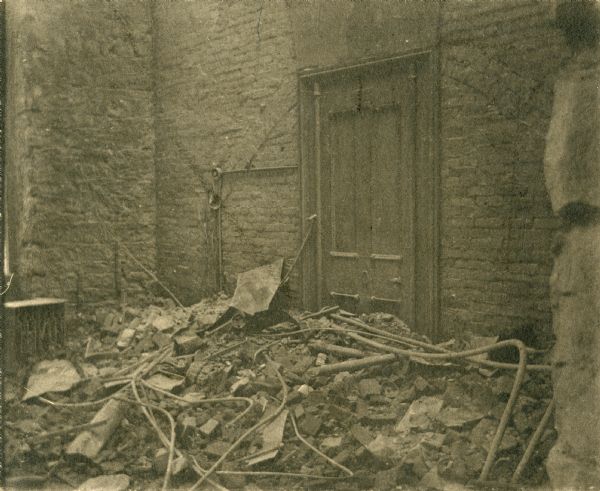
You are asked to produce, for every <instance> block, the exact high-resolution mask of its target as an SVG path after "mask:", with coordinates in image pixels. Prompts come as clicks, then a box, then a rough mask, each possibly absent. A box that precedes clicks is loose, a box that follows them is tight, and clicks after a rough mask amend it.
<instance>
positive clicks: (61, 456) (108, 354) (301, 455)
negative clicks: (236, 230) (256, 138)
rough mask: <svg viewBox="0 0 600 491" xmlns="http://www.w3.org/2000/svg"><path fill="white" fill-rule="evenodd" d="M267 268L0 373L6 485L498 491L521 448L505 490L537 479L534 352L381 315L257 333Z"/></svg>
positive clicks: (332, 318)
mask: <svg viewBox="0 0 600 491" xmlns="http://www.w3.org/2000/svg"><path fill="white" fill-rule="evenodd" d="M271 266H272V267H271V269H269V268H267V269H266V270H264V271H255V274H253V275H249V276H248V277H247V278H246V279H245V281H244V282H243V283H241V284H239V285H238V290H239V291H238V294H237V296H236V297H235V298H234V302H231V301H230V300H229V299H227V298H225V297H223V296H220V297H215V298H213V299H206V300H204V301H203V302H201V303H199V304H197V305H194V306H191V307H187V308H182V307H176V306H174V305H169V304H165V305H163V306H159V305H152V306H149V307H147V308H144V309H141V308H132V307H126V308H123V309H121V310H119V311H110V312H106V311H105V312H98V315H97V316H96V319H95V321H94V324H95V328H92V329H89V330H88V331H87V332H88V334H90V333H92V334H91V337H90V338H89V339H88V340H87V342H86V343H84V346H77V345H75V344H74V343H73V345H72V346H71V348H70V349H69V350H67V352H66V356H65V358H64V359H62V360H46V361H42V362H40V363H38V364H36V365H35V366H33V368H32V369H31V371H30V373H22V374H21V377H20V378H19V379H18V381H19V382H20V383H21V384H22V385H21V386H16V385H15V384H14V382H15V381H14V380H13V381H11V380H7V384H8V385H9V387H7V393H12V394H15V396H14V397H10V398H8V399H7V400H6V401H5V408H4V411H5V418H6V430H5V431H6V451H5V456H6V460H7V462H6V468H7V469H9V470H10V473H11V474H10V475H9V476H8V477H9V481H8V483H9V487H10V485H12V486H13V487H14V488H15V489H17V488H18V487H19V486H21V488H22V487H23V486H25V487H27V485H24V484H23V483H26V482H34V481H35V486H34V487H35V488H36V489H44V486H47V489H56V486H57V485H61V486H63V488H64V489H81V490H92V489H122V490H124V489H158V488H161V487H162V489H172V488H177V489H190V490H195V489H210V488H214V489H220V490H223V489H244V490H246V491H250V490H260V489H263V490H267V489H286V490H293V489H306V488H308V487H310V489H328V490H329V489H339V490H352V489H356V490H359V489H381V490H384V489H406V487H407V486H408V487H411V486H412V487H420V488H421V489H464V486H469V487H471V488H473V487H482V486H487V487H488V488H489V487H490V486H491V487H493V486H494V483H497V485H498V487H499V488H502V487H506V486H509V487H510V486H511V484H510V483H511V480H512V481H513V483H512V484H513V487H515V485H516V479H514V478H513V474H514V473H515V470H516V469H517V467H518V466H519V463H520V461H521V459H522V457H523V455H524V454H525V453H526V450H528V451H527V453H528V455H530V456H531V458H530V459H529V462H527V461H523V462H521V465H520V472H519V475H518V476H517V477H519V478H520V480H519V484H521V485H531V486H534V485H540V484H543V483H544V482H545V479H546V475H545V472H544V468H543V461H544V459H545V457H546V455H547V453H548V451H549V449H550V448H551V446H552V444H553V442H554V439H555V438H556V435H555V432H554V430H552V424H547V425H546V427H545V428H546V429H543V428H542V429H541V430H539V429H538V427H539V422H540V420H542V417H543V416H544V414H545V413H546V408H547V407H548V405H549V404H550V402H551V399H552V392H551V384H550V375H549V371H548V370H547V366H546V365H543V357H544V355H543V354H540V353H536V352H533V350H527V351H529V353H528V356H527V367H525V368H524V369H523V367H519V366H517V364H514V363H507V362H498V361H493V360H492V359H491V358H489V357H487V356H486V353H487V352H488V351H489V350H488V348H489V347H490V346H497V347H498V349H504V350H507V349H508V350H511V349H512V351H513V352H514V353H513V355H514V354H518V350H517V348H518V347H519V346H522V345H520V344H519V343H513V344H511V342H510V341H501V342H499V343H496V340H495V339H493V338H490V339H482V338H476V339H473V340H472V341H471V342H465V341H464V340H463V341H461V342H460V343H459V342H456V341H451V342H448V343H444V344H443V345H434V344H432V343H431V342H430V341H429V340H427V338H425V337H424V336H422V335H417V334H415V333H413V332H411V331H410V329H409V328H408V327H407V326H406V324H404V323H403V322H402V321H401V320H399V319H397V318H395V317H394V316H391V315H389V314H363V315H360V316H353V315H349V314H348V313H345V312H343V311H340V310H339V309H337V308H328V309H324V310H323V311H321V312H319V313H310V314H308V313H304V314H301V313H298V312H289V313H287V312H286V315H285V316H282V315H279V314H278V313H275V314H274V316H273V318H274V319H277V322H276V323H272V325H269V323H265V321H264V319H265V312H262V311H263V310H265V309H267V308H268V304H269V303H270V302H271V300H272V298H273V293H274V288H275V286H274V285H275V283H276V282H274V281H270V280H269V278H271V277H280V275H281V264H279V263H277V264H275V265H271ZM273 271H275V272H273ZM277 275H279V276H277ZM261 278H262V279H261ZM265 278H266V280H265V281H267V283H268V284H269V285H270V286H269V288H266V289H265V290H264V291H263V292H262V293H260V292H259V290H260V289H257V288H256V284H257V283H258V284H260V283H261V281H263V280H264V279H265ZM257 292H258V293H257ZM231 309H233V311H232V310H231ZM228 311H229V314H228V320H227V321H226V322H223V321H222V319H223V315H224V314H225V313H226V312H228ZM257 312H259V313H260V314H261V315H262V316H263V317H262V321H261V323H260V326H261V327H260V329H257V328H253V329H247V328H246V326H248V325H251V324H252V322H251V321H252V319H253V314H254V313H257ZM282 318H283V319H288V320H284V321H283V322H281V321H280V320H279V319H282ZM219 322H220V324H219V327H217V328H214V326H215V324H218V323H219ZM502 343H504V344H502ZM511 346H517V348H515V347H513V348H511ZM523 349H524V350H525V348H523ZM517 360H518V356H517ZM42 375H43V376H42ZM515 380H516V382H515ZM11 383H12V387H11V386H10V385H11ZM545 420H546V422H547V418H545ZM536 429H538V431H537V435H536V439H535V440H536V442H535V443H536V445H535V446H532V448H530V449H528V445H529V441H530V439H531V438H532V436H533V435H534V433H536ZM52 486H54V488H52ZM403 487H404V488H403Z"/></svg>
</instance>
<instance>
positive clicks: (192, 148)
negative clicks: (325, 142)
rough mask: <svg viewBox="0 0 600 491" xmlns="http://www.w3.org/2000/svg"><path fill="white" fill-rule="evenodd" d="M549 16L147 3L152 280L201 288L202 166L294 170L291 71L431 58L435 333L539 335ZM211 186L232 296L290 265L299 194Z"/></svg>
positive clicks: (229, 181) (264, 177)
mask: <svg viewBox="0 0 600 491" xmlns="http://www.w3.org/2000/svg"><path fill="white" fill-rule="evenodd" d="M549 15H550V9H548V8H547V6H546V5H544V4H543V3H539V2H533V1H527V0H516V1H515V0H503V1H500V2H483V1H479V2H462V1H453V2H445V3H443V4H442V7H441V10H439V9H438V8H437V7H436V6H435V4H433V3H425V4H416V3H415V2H408V3H403V2H388V1H365V2H347V1H327V2H326V1H313V2H286V3H284V2H277V1H274V2H259V1H246V2H217V1H205V2H183V1H181V2H169V4H168V6H167V5H166V4H164V3H162V2H158V3H157V5H156V9H155V13H154V21H155V32H156V33H157V36H156V46H157V53H158V54H157V65H158V66H159V67H161V69H160V70H159V72H158V78H157V87H158V89H157V101H158V109H159V111H158V118H157V128H158V131H157V157H158V158H157V169H158V170H159V176H160V177H159V202H158V216H159V231H160V232H159V235H158V240H159V262H160V263H161V265H162V266H161V267H162V272H163V274H164V275H165V277H167V278H169V280H170V281H171V282H172V283H174V284H180V286H181V287H184V288H182V289H183V290H186V288H187V287H189V288H187V291H191V292H193V293H190V295H192V296H196V297H197V296H200V295H201V294H203V293H205V292H207V291H210V290H211V289H213V288H214V281H215V277H216V276H215V261H214V258H215V257H216V256H215V251H214V240H206V238H207V237H211V235H210V234H211V231H214V223H213V222H212V221H211V220H212V218H213V216H212V215H211V214H210V212H209V211H208V210H207V207H206V202H207V197H206V194H205V193H204V191H203V190H204V189H205V188H207V187H210V182H209V181H210V179H208V174H207V172H206V171H207V170H208V169H209V166H210V164H211V163H216V164H217V165H219V166H221V167H223V168H224V169H240V168H243V167H244V166H245V165H246V164H247V163H248V162H249V160H252V164H253V165H254V166H256V167H265V166H271V165H294V164H295V163H296V162H297V148H296V147H297V143H296V138H297V128H296V126H295V120H296V113H295V109H290V110H289V113H286V111H287V110H288V108H291V107H292V106H293V104H294V103H295V102H296V99H297V96H296V75H295V70H296V69H303V68H307V67H310V68H315V67H328V66H336V65H337V66H339V65H348V64H351V63H357V62H360V61H361V60H364V59H369V58H384V57H387V56H395V55H398V54H402V53H404V52H408V51H411V50H417V49H435V48H436V47H437V48H439V55H440V72H441V73H440V102H441V107H440V114H439V116H440V134H439V156H440V172H441V210H440V211H441V217H440V218H441V220H440V228H441V262H440V266H441V269H440V286H441V310H442V315H441V319H442V326H441V327H442V330H444V331H446V332H454V331H458V332H460V331H463V330H465V329H475V330H479V331H482V332H489V331H494V332H497V331H499V330H502V329H504V328H507V327H510V326H515V325H519V324H523V323H527V322H533V323H536V324H541V325H546V324H547V323H548V320H549V317H550V313H549V312H550V310H549V303H548V292H547V281H548V276H549V273H550V266H551V256H550V252H549V251H550V246H551V241H552V235H553V231H554V229H555V227H556V226H557V222H556V221H555V220H554V219H553V218H552V216H551V212H550V208H549V205H548V199H547V196H546V191H545V189H544V186H543V174H542V172H543V170H542V169H543V167H542V155H543V147H544V135H545V132H546V127H547V124H548V118H549V110H550V104H551V100H552V94H551V87H552V83H553V78H554V76H555V74H556V72H557V69H558V66H559V64H560V63H561V58H562V57H564V56H566V54H567V53H566V51H565V48H564V46H563V43H562V40H561V39H560V36H559V33H558V31H557V30H556V29H555V28H554V27H553V26H552V25H551V24H550V18H549ZM557 53H559V54H560V55H559V56H557ZM265 139H266V142H267V144H266V145H264V146H262V147H261V144H262V142H263V141H265ZM257 149H258V151H257ZM255 154H256V155H255ZM203 181H204V183H203ZM225 183H226V184H225V198H226V199H225V202H224V208H223V264H224V273H225V276H226V279H227V280H228V284H231V282H232V281H233V279H234V278H235V274H236V273H237V272H240V271H242V270H244V269H248V268H250V267H253V266H256V265H258V264H260V263H263V262H267V261H269V260H271V259H272V258H273V257H274V256H276V255H285V256H288V257H289V256H290V255H293V251H294V248H295V247H297V246H298V244H299V241H300V237H299V233H298V229H297V227H298V226H299V211H298V209H297V208H296V203H297V196H298V192H299V191H298V176H297V174H296V173H295V172H293V171H291V172H288V173H285V175H280V174H276V175H275V174H271V173H266V172H263V173H256V174H240V175H236V177H233V175H232V177H229V176H226V177H225ZM275 209H277V210H278V211H279V210H282V211H281V213H279V212H275V211H274V210H275ZM282 217H283V218H282ZM212 237H213V238H214V235H213V236H212ZM182 244H183V246H182Z"/></svg>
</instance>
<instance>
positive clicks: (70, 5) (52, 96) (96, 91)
mask: <svg viewBox="0 0 600 491" xmlns="http://www.w3.org/2000/svg"><path fill="white" fill-rule="evenodd" d="M6 7H7V28H8V36H7V37H8V43H9V44H8V54H9V68H8V72H9V77H8V94H7V100H8V101H9V106H8V113H7V120H6V133H7V169H6V171H7V175H8V183H7V184H8V190H9V202H8V205H9V209H8V218H9V226H8V237H9V239H10V244H9V246H10V247H9V255H10V269H11V271H12V272H14V273H15V282H16V283H15V289H14V290H13V291H12V292H11V293H13V294H15V295H18V296H21V297H34V296H56V297H66V298H67V299H68V300H69V301H71V302H77V301H80V302H89V303H97V302H102V301H113V300H115V298H116V297H117V293H118V292H117V291H116V290H117V289H118V288H119V285H118V281H117V282H116V281H115V278H116V277H117V275H116V274H115V242H117V241H118V242H121V247H120V249H121V250H120V253H121V257H122V258H123V263H124V265H123V268H124V270H125V273H126V275H127V279H126V280H123V282H122V285H121V288H122V289H123V291H124V292H125V293H127V294H129V295H130V296H132V295H137V294H141V293H142V291H143V286H144V285H145V284H146V283H147V278H146V277H145V276H144V275H143V274H142V273H141V272H140V270H139V268H138V267H137V266H135V265H134V264H133V263H131V262H130V261H129V260H128V259H127V258H126V257H125V256H124V248H125V247H127V248H129V249H130V250H131V251H133V252H135V254H136V256H137V257H138V258H139V260H141V261H142V262H143V263H145V264H146V265H147V266H149V267H151V268H154V266H155V194H154V159H153V157H154V137H153V135H154V134H153V112H152V107H153V105H152V100H153V99H152V98H153V90H152V89H153V81H152V80H153V79H152V65H151V62H152V56H151V47H152V43H151V40H152V35H151V23H150V10H149V4H148V2H145V1H128V0H119V1H116V2H105V1H102V0H85V1H83V0H56V1H52V2H47V1H44V0H15V1H11V2H7V5H6ZM16 287H18V288H16Z"/></svg>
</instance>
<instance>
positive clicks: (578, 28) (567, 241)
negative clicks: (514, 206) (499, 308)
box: [544, 1, 600, 489]
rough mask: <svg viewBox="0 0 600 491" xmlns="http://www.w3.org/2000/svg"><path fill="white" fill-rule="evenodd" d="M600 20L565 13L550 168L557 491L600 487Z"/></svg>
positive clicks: (597, 7) (586, 5)
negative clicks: (569, 53)
mask: <svg viewBox="0 0 600 491" xmlns="http://www.w3.org/2000/svg"><path fill="white" fill-rule="evenodd" d="M599 19H600V4H598V3H595V2H591V1H588V2H586V1H577V2H575V1H572V2H571V1H569V2H567V3H565V4H562V5H559V7H558V9H557V24H558V26H559V27H561V28H562V29H563V32H564V34H565V37H566V39H567V42H568V43H569V45H570V46H571V48H572V50H573V57H572V59H571V61H570V62H569V64H568V65H567V66H566V67H565V68H564V69H563V71H562V73H561V74H560V76H559V79H558V80H557V82H556V86H555V91H554V107H553V113H552V120H551V123H550V128H549V131H548V136H547V144H546V155H545V164H544V167H545V168H544V170H545V177H546V186H547V188H548V193H549V195H550V200H551V203H552V207H553V210H554V212H555V213H557V214H558V215H559V216H560V217H561V218H562V221H563V228H562V231H561V232H560V234H559V236H558V237H557V241H556V247H555V251H554V252H555V262H554V270H553V273H552V277H551V279H550V287H551V295H552V309H553V326H554V332H555V335H556V340H557V341H556V346H555V350H554V359H553V383H554V397H555V401H556V412H555V422H556V423H555V424H556V429H557V431H558V441H557V443H556V445H555V446H554V448H553V449H552V451H551V452H550V455H549V457H548V461H547V464H546V468H547V470H548V474H549V476H550V481H551V484H552V486H553V488H554V489H587V488H590V487H592V486H596V487H600V51H599V49H598V32H599V31H598V26H599V25H600V21H599ZM594 489H597V488H594Z"/></svg>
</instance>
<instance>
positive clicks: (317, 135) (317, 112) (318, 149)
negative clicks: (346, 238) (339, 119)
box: [313, 82, 323, 308]
mask: <svg viewBox="0 0 600 491" xmlns="http://www.w3.org/2000/svg"><path fill="white" fill-rule="evenodd" d="M313 88H314V90H313V95H314V97H315V186H316V188H317V189H316V190H315V191H316V193H315V194H316V208H317V209H316V213H317V234H316V241H317V242H316V246H317V265H316V266H317V308H321V302H322V296H323V295H322V285H323V250H322V227H321V224H322V220H321V212H322V210H321V101H320V96H321V89H320V87H319V82H315V84H314V87H313Z"/></svg>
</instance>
